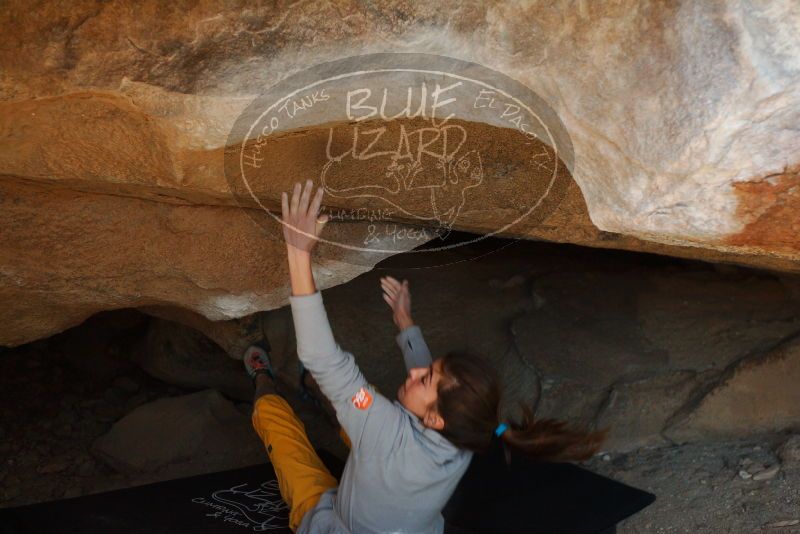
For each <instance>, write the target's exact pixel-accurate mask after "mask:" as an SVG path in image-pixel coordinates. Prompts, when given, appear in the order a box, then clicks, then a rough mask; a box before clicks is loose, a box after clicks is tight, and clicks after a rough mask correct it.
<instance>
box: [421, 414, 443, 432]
mask: <svg viewBox="0 0 800 534" xmlns="http://www.w3.org/2000/svg"><path fill="white" fill-rule="evenodd" d="M422 422H423V424H424V425H425V426H427V427H428V428H432V429H434V430H441V429H443V428H444V419H442V416H441V415H439V412H437V411H436V410H428V411H427V412H426V413H425V419H424V420H423V421H422Z"/></svg>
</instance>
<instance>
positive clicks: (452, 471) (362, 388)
mask: <svg viewBox="0 0 800 534" xmlns="http://www.w3.org/2000/svg"><path fill="white" fill-rule="evenodd" d="M289 302H290V304H291V308H292V316H293V317H294V328H295V333H296V336H297V355H298V357H299V358H300V361H302V362H303V365H305V366H306V368H307V369H308V370H309V372H310V373H311V375H312V376H313V377H314V378H315V379H316V381H317V383H318V384H319V387H320V389H321V390H322V392H323V393H324V394H325V396H326V397H328V399H330V400H331V403H332V404H333V406H334V408H335V409H336V415H337V418H338V420H339V423H340V424H341V425H342V427H343V428H344V430H345V432H347V435H348V436H349V438H350V441H351V442H352V448H351V449H350V454H349V456H348V457H347V463H346V464H345V468H344V472H343V473H342V478H341V480H340V482H339V487H338V488H333V489H330V490H328V491H326V492H325V493H324V494H323V495H322V497H321V498H320V500H319V503H317V506H316V507H314V508H313V509H312V510H309V511H308V512H307V513H306V515H305V516H304V517H303V520H302V522H301V523H300V527H299V528H298V530H297V533H298V534H309V533H313V534H320V533H323V534H326V533H336V534H340V533H353V534H361V533H372V532H381V533H389V532H392V533H419V534H423V533H424V534H429V533H430V534H433V533H436V534H438V533H441V532H443V531H444V518H443V517H442V513H441V510H442V508H444V506H445V504H446V503H447V501H448V499H449V498H450V496H451V495H452V494H453V491H455V488H456V485H457V484H458V482H459V480H460V479H461V477H462V475H463V474H464V472H466V470H467V468H468V467H469V463H470V460H471V459H472V453H471V452H470V451H467V450H463V449H459V448H457V447H456V446H455V445H453V444H452V443H450V442H449V441H448V440H447V439H445V438H444V437H443V436H442V435H441V434H440V433H439V432H437V431H436V430H432V429H429V428H426V427H425V426H424V425H423V424H422V422H421V421H420V420H419V418H418V417H417V416H416V415H414V414H413V413H411V412H410V411H408V410H407V409H406V408H405V407H404V406H403V405H402V404H400V402H399V401H397V400H395V401H391V400H389V399H387V398H386V397H384V396H383V395H381V394H380V393H378V392H377V391H376V390H375V388H374V387H373V386H372V385H371V384H370V383H369V382H367V380H366V379H365V378H364V375H363V374H361V371H360V370H359V368H358V366H357V365H356V362H355V358H354V357H353V355H352V354H351V353H350V352H347V351H345V350H342V348H341V347H340V346H339V345H338V343H336V341H335V340H334V337H333V333H332V331H331V327H330V323H329V322H328V316H327V313H326V311H325V307H324V305H323V302H322V293H321V292H320V291H319V290H318V291H316V292H315V293H312V294H310V295H299V296H294V295H290V296H289ZM395 339H396V341H397V343H398V345H399V346H400V349H401V350H402V352H403V358H404V360H405V364H406V367H407V368H408V369H411V368H412V367H427V366H429V365H430V364H431V361H432V360H431V354H430V351H429V350H428V347H427V345H426V344H425V340H424V339H423V338H422V332H421V330H420V328H419V326H417V325H414V326H410V327H408V328H406V329H404V330H403V331H402V332H400V333H399V334H397V336H396V338H395Z"/></svg>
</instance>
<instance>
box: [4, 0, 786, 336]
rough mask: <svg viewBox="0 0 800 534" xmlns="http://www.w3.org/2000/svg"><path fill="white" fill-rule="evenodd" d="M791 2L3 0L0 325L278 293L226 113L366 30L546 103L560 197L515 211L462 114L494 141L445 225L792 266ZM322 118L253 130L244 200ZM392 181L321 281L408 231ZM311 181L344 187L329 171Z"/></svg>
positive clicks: (512, 195)
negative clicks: (465, 4) (267, 162)
mask: <svg viewBox="0 0 800 534" xmlns="http://www.w3.org/2000/svg"><path fill="white" fill-rule="evenodd" d="M799 18H800V13H798V11H797V10H796V9H795V2H794V1H793V0H775V1H773V2H769V3H761V4H757V5H750V4H742V3H740V2H734V1H720V2H694V1H691V0H684V1H681V2H674V3H642V2H640V1H639V0H624V1H621V2H616V3H613V4H609V3H593V2H578V3H575V4H563V5H562V4H553V5H547V6H542V5H538V4H536V5H534V4H530V5H529V4H525V3H522V4H518V3H497V2H492V1H489V0H482V1H478V2H475V3H473V4H471V7H470V8H469V9H463V8H462V6H461V4H460V3H459V2H456V1H455V0H452V1H449V2H444V3H407V2H398V1H388V2H384V3H381V4H377V5H374V6H373V5H371V6H370V7H369V8H366V7H363V6H361V7H359V5H355V4H353V5H350V4H346V3H342V2H329V3H326V4H324V5H312V4H308V5H302V6H299V5H296V4H287V5H285V6H277V7H276V6H273V5H272V4H270V5H265V6H263V7H260V6H259V7H256V6H254V7H248V8H244V9H240V8H238V7H233V6H229V5H227V4H225V3H224V2H219V1H212V2H206V3H201V4H196V5H192V6H183V5H177V4H174V5H173V4H170V5H165V4H164V3H163V2H159V1H158V0H144V1H143V2H139V3H137V4H136V6H135V8H134V7H132V6H130V5H128V4H125V3H116V2H111V3H103V4H100V5H98V4H96V3H94V2H90V1H78V2H72V3H70V8H69V10H68V11H66V12H65V10H64V9H63V8H62V7H60V6H58V5H56V4H50V3H41V4H37V5H35V6H31V5H30V4H29V3H28V2H23V1H21V0H12V1H10V2H7V3H6V4H5V5H4V9H3V11H2V13H0V24H2V27H3V28H6V31H4V32H3V33H2V35H0V51H1V52H0V69H1V70H2V72H3V76H2V79H0V132H2V137H3V150H0V175H2V179H0V227H2V228H3V231H2V232H0V299H1V300H2V301H3V302H6V303H8V305H7V306H4V307H3V309H2V310H1V311H0V325H2V326H1V327H0V345H5V346H16V345H19V344H22V343H26V342H29V341H32V340H35V339H39V338H43V337H46V336H49V335H52V334H54V333H57V332H60V331H62V330H65V329H66V328H69V327H71V326H74V325H76V324H78V323H80V322H81V321H83V320H85V319H86V318H87V317H89V316H91V315H92V314H94V313H96V312H98V311H102V310H108V309H116V308H125V307H138V306H162V305H164V306H177V307H182V308H186V309H188V310H191V311H193V312H195V313H198V314H201V315H203V316H204V317H206V318H207V319H209V320H212V321H223V320H229V319H235V318H240V317H244V316H246V315H249V314H252V313H254V312H257V311H263V310H270V309H274V308H277V307H280V306H281V305H283V304H286V302H287V296H288V286H287V273H286V266H285V260H284V259H282V258H283V245H282V243H281V239H280V237H281V231H280V228H279V225H277V224H274V221H272V222H271V223H269V220H268V221H267V222H268V223H269V224H264V225H263V226H261V227H259V225H258V224H253V221H254V218H255V219H258V218H262V215H263V212H262V211H261V210H259V209H256V208H257V207H256V206H253V205H247V206H242V205H240V203H238V202H237V201H236V200H235V199H234V197H233V195H232V188H231V186H230V184H229V183H228V181H227V180H226V178H225V169H224V168H223V167H224V164H223V160H224V157H223V156H224V153H225V150H226V148H227V143H228V134H229V133H230V132H231V128H232V126H233V124H234V122H235V121H236V118H237V117H238V116H239V115H240V113H241V112H242V111H243V110H245V109H246V107H247V106H248V104H249V103H250V102H251V101H252V100H253V98H254V97H255V96H256V95H259V94H261V93H262V92H263V91H264V90H265V89H266V88H268V87H270V86H272V85H273V84H274V83H276V82H279V81H281V80H283V79H285V78H286V77H287V76H288V75H290V74H294V73H298V72H300V71H303V69H306V68H308V67H311V66H313V65H317V64H319V63H321V62H325V61H329V60H333V59H336V58H342V57H347V56H354V55H359V54H367V53H380V52H406V53H426V54H440V55H457V56H459V57H460V58H463V59H464V60H468V61H470V62H473V63H476V64H480V65H487V66H490V67H491V68H492V69H494V70H496V71H498V72H501V73H503V74H504V75H507V76H509V77H510V78H511V79H513V80H516V81H517V82H519V83H520V84H522V85H524V86H526V87H527V88H528V89H530V90H531V91H532V92H533V93H535V94H536V95H537V96H538V98H539V99H541V102H542V103H545V104H546V106H548V108H549V109H550V110H552V114H553V116H557V117H558V118H559V121H560V122H561V123H562V125H563V130H564V132H566V134H567V136H568V138H569V144H570V145H571V146H572V148H573V153H574V154H576V155H577V158H576V159H575V160H574V162H573V164H572V165H568V166H567V167H569V172H568V173H565V174H563V175H562V176H561V178H560V179H561V180H562V181H563V185H564V187H563V189H562V190H561V191H560V193H561V195H560V197H559V198H558V202H557V206H555V205H554V206H553V211H552V213H550V214H549V215H548V216H547V217H546V218H545V219H544V220H542V221H539V222H538V223H537V224H535V225H522V226H516V227H515V226H513V225H512V226H510V227H509V226H508V225H509V224H510V223H512V222H513V221H514V220H515V218H516V217H517V216H518V215H519V213H518V206H517V204H518V201H519V199H520V196H521V195H524V194H525V193H526V192H527V190H528V189H529V186H530V185H531V182H530V181H528V180H527V178H530V177H531V176H532V174H531V175H524V176H522V175H520V176H518V178H521V180H519V181H517V182H514V183H513V184H512V183H511V182H510V181H508V180H505V181H504V180H503V179H504V178H505V177H507V176H511V175H513V170H514V163H515V162H516V161H517V160H515V159H514V157H516V156H518V155H519V153H515V152H514V149H516V148H519V147H518V146H517V145H515V144H513V143H511V144H509V143H507V142H505V141H504V140H505V139H506V136H507V134H508V132H506V131H504V130H503V129H502V128H497V127H491V128H490V127H489V126H487V124H484V123H483V122H480V121H477V120H476V121H473V122H472V123H468V124H465V125H464V127H465V131H466V132H468V133H469V134H470V135H472V136H473V137H474V138H476V139H480V140H481V141H482V143H480V144H482V145H485V146H490V145H491V147H492V149H493V150H494V151H493V152H491V153H487V154H486V155H485V156H486V157H485V158H484V160H483V163H484V166H483V168H485V169H489V170H490V171H491V173H489V174H488V175H487V176H488V177H489V178H491V179H492V181H491V182H489V181H488V180H487V183H486V184H485V187H484V188H483V189H481V190H475V191H472V193H473V194H471V196H470V199H469V202H470V203H469V204H468V205H466V206H465V208H464V209H463V210H461V214H460V215H459V216H458V217H451V219H450V221H449V223H451V224H452V228H454V229H455V230H464V231H469V232H473V233H476V234H485V233H489V232H494V231H498V229H501V228H506V229H505V230H503V231H502V232H501V233H500V235H503V236H506V237H518V238H523V239H545V240H549V241H554V242H569V243H575V244H581V245H588V246H594V247H603V248H618V249H627V250H636V251H644V252H654V253H658V254H667V255H673V256H679V257H685V258H697V259H702V260H707V261H719V262H726V263H738V264H742V265H751V266H759V267H765V268H770V269H777V270H782V271H786V272H798V271H800V267H799V265H800V262H798V259H800V255H799V254H798V251H799V250H800V237H798V236H800V231H798V230H799V228H798V222H797V221H798V217H797V213H798V209H799V208H800V187H798V183H800V174H798V171H799V170H800V160H799V159H798V154H800V150H798V149H800V136H799V135H798V134H797V130H796V124H797V123H798V119H800V89H798V87H800V83H798V82H800V60H798V58H799V57H800V34H798V32H797V31H796V28H797V26H798V24H800V22H799V21H798V19H799ZM119 28H125V29H126V30H125V32H120V31H119ZM456 51H457V53H456ZM309 116H311V115H309ZM329 126H330V125H327V124H323V123H322V122H319V123H315V122H314V121H313V120H312V121H311V122H309V124H307V125H306V126H304V127H303V128H301V129H298V130H296V131H291V132H283V133H281V135H280V136H276V137H275V138H274V139H271V140H270V141H269V143H268V148H270V149H275V148H281V149H284V148H285V149H286V150H277V151H276V150H272V153H276V154H278V155H279V158H278V160H276V162H275V164H274V165H273V166H271V167H270V180H268V181H267V183H266V184H264V188H263V189H262V190H259V191H258V193H259V195H258V199H259V202H261V203H262V204H263V205H265V206H269V207H270V208H272V209H273V210H277V209H278V208H279V200H280V193H281V191H286V190H288V189H289V187H290V185H291V183H292V182H293V181H295V180H297V179H299V178H300V177H310V176H311V177H315V178H316V179H319V178H320V176H321V173H322V167H323V163H324V154H325V153H324V146H325V144H324V143H321V142H320V141H321V139H322V137H323V136H324V134H325V133H326V132H327V128H328V127H329ZM515 154H516V155H515ZM466 163H467V161H466V160H465V164H466ZM375 170H376V168H375V166H374V162H372V163H364V164H363V165H362V166H360V167H359V166H357V168H354V172H353V173H348V175H347V176H348V179H350V180H355V181H356V182H358V183H360V184H362V185H363V184H364V183H365V182H366V181H368V180H372V179H375V178H376V177H383V175H382V174H376V173H375ZM489 184H491V187H490V186H489ZM331 193H333V192H331ZM456 193H458V191H456ZM456 196H457V195H456ZM450 197H453V195H450ZM450 197H448V199H449V200H453V198H450ZM403 200H404V203H405V204H404V205H403V206H402V208H403V210H400V211H397V212H396V213H394V214H393V215H392V216H391V219H390V220H391V223H392V224H396V225H397V226H396V229H397V230H398V232H394V233H393V234H392V235H381V236H380V238H379V242H378V244H379V245H382V247H377V246H376V247H375V249H376V250H377V249H378V248H382V249H383V250H389V252H386V253H384V254H383V255H382V256H381V255H377V256H375V255H371V254H365V253H364V252H360V251H353V250H349V249H345V248H340V247H336V246H330V247H322V248H321V249H320V250H319V254H318V255H317V258H316V262H317V263H316V265H315V267H316V269H317V270H318V272H319V273H320V275H321V277H320V278H319V283H320V286H321V287H323V288H325V287H331V286H334V285H337V284H342V283H344V282H346V281H348V280H351V279H353V278H354V277H356V276H358V275H359V274H362V273H364V272H365V271H367V270H369V269H371V268H372V267H373V266H374V265H375V264H376V263H377V262H378V261H380V260H381V259H383V258H385V256H386V255H387V254H393V253H397V252H402V251H404V250H409V249H411V248H414V247H415V246H417V245H419V244H420V243H423V242H425V241H430V239H431V238H430V235H429V234H425V235H426V236H427V237H425V236H423V237H422V239H421V240H416V241H415V240H404V241H403V243H398V242H397V239H396V238H397V236H399V235H403V236H408V235H410V234H412V233H414V232H418V231H419V230H420V228H425V227H426V225H429V223H430V221H426V220H425V219H424V218H423V219H421V218H420V216H418V214H419V213H424V208H426V206H427V207H429V206H430V199H429V198H428V199H425V198H422V197H419V198H417V197H414V198H411V197H409V198H407V199H403ZM378 204H379V203H374V204H373V205H369V206H368V207H370V208H371V209H377V208H379V207H380V206H379V205H378ZM325 205H326V208H328V209H340V210H350V209H357V208H363V207H365V205H367V204H366V203H365V202H364V201H363V199H359V198H352V197H347V198H345V197H343V196H341V195H340V196H335V197H334V195H331V196H330V197H329V198H327V199H326V201H325ZM248 213H249V215H248ZM451 215H452V213H451ZM263 218H267V217H266V215H263ZM270 224H271V225H270ZM371 225H372V222H371V221H368V220H351V221H335V222H333V223H331V224H329V228H327V229H326V231H327V232H329V233H330V235H331V236H335V237H336V238H337V239H338V238H339V237H342V236H341V235H340V234H343V235H345V236H346V237H349V238H351V239H353V240H357V239H358V238H360V236H365V235H369V232H370V227H371Z"/></svg>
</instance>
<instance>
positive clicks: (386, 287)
mask: <svg viewBox="0 0 800 534" xmlns="http://www.w3.org/2000/svg"><path fill="white" fill-rule="evenodd" d="M381 287H382V288H383V300H385V301H386V303H387V304H388V305H389V307H390V308H391V309H392V313H393V315H392V319H393V320H394V324H396V325H397V327H398V328H400V329H403V328H406V327H407V326H409V325H411V324H413V322H412V321H411V292H410V291H409V289H408V280H403V283H402V284H401V283H400V282H398V281H397V280H396V279H395V278H393V277H391V276H384V277H382V278H381Z"/></svg>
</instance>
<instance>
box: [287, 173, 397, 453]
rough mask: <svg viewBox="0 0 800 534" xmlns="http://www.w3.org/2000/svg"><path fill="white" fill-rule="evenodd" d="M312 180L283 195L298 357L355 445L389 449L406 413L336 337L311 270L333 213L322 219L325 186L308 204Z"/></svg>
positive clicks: (363, 450)
mask: <svg viewBox="0 0 800 534" xmlns="http://www.w3.org/2000/svg"><path fill="white" fill-rule="evenodd" d="M312 185H313V183H312V182H311V180H308V181H307V182H306V189H305V191H304V192H303V194H302V196H300V194H299V193H300V184H299V183H298V184H295V189H294V194H293V196H292V203H291V205H290V204H289V203H288V202H287V197H286V193H283V195H282V198H281V203H282V208H283V223H284V236H285V237H286V246H287V254H288V260H289V274H290V277H291V284H292V294H291V295H290V296H289V303H290V304H291V308H292V318H293V320H294V328H295V335H296V338H297V356H298V358H300V361H302V362H303V365H304V366H305V367H306V368H307V369H308V371H309V372H310V373H311V376H313V377H314V379H315V380H316V381H317V384H319V388H320V390H321V391H322V393H323V394H324V395H325V396H326V397H328V399H330V401H331V404H332V405H333V407H334V409H335V410H336V417H337V419H338V420H339V422H340V423H341V425H342V426H343V427H344V429H345V431H346V432H347V435H348V436H349V438H350V441H351V443H352V445H353V450H354V451H358V452H359V453H364V454H372V453H379V452H384V451H386V450H388V449H391V447H392V446H393V443H391V442H390V441H389V440H390V439H391V438H393V437H394V436H396V434H397V432H396V431H393V429H396V427H398V426H399V425H400V413H399V411H398V410H397V409H396V408H395V407H394V406H393V405H392V403H391V402H390V401H389V400H388V399H387V398H386V397H384V396H382V395H380V394H379V393H378V392H377V391H375V388H374V387H372V386H371V385H370V384H369V383H368V382H367V380H366V379H365V378H364V376H363V374H362V373H361V370H360V369H359V368H358V365H356V362H355V358H354V356H353V354H351V353H350V352H347V351H345V350H342V348H341V347H340V346H339V344H338V343H337V342H336V340H335V339H334V337H333V332H332V331H331V326H330V322H329V321H328V315H327V312H326V311H325V306H324V305H323V302H322V293H321V292H320V291H319V290H317V288H316V285H315V283H314V275H313V272H312V270H311V251H312V249H313V247H314V245H315V243H316V240H317V239H318V236H319V233H320V232H321V230H322V227H323V226H324V224H325V223H326V222H327V216H323V217H321V218H320V219H321V220H320V219H317V213H318V210H319V206H320V203H321V200H322V191H323V189H322V188H319V189H318V190H317V193H316V195H315V196H314V200H313V202H312V203H311V205H310V206H309V204H308V202H309V197H310V191H311V188H312Z"/></svg>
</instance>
